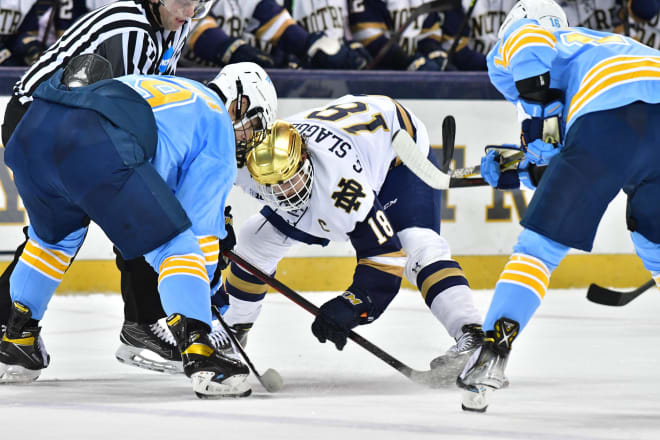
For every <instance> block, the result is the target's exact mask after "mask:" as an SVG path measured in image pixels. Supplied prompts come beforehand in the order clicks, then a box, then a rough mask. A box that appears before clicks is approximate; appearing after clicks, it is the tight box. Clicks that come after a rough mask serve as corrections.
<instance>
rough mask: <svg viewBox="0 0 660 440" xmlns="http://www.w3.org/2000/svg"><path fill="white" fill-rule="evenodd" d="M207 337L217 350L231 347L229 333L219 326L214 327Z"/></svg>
mask: <svg viewBox="0 0 660 440" xmlns="http://www.w3.org/2000/svg"><path fill="white" fill-rule="evenodd" d="M209 339H210V340H211V342H212V343H213V345H214V347H215V348H217V349H218V350H227V349H228V348H232V345H231V339H229V335H227V332H225V329H224V328H222V327H221V326H218V327H216V328H214V329H213V331H212V332H211V333H209Z"/></svg>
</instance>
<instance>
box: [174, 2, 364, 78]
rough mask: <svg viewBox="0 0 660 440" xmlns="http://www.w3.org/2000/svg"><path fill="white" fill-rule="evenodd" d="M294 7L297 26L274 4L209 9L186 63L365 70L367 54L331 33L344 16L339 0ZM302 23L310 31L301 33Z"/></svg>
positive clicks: (194, 34)
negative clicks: (317, 28)
mask: <svg viewBox="0 0 660 440" xmlns="http://www.w3.org/2000/svg"><path fill="white" fill-rule="evenodd" d="M295 3H296V5H295V8H292V10H294V11H296V14H300V18H299V20H300V22H299V23H296V21H295V20H294V18H293V17H292V16H291V14H290V13H289V11H288V10H287V9H285V8H284V7H282V5H280V4H278V3H277V2H276V1H275V0H244V1H239V0H223V1H219V2H217V3H216V4H215V6H214V8H213V9H212V16H213V19H212V18H211V15H210V16H209V17H208V18H207V19H206V20H204V21H202V22H201V23H200V24H199V26H198V27H197V28H196V29H195V30H194V31H193V32H192V35H191V37H190V42H189V46H188V51H187V55H186V59H187V60H190V61H193V62H195V63H196V64H201V65H225V64H228V63H234V62H237V61H253V62H256V63H258V64H260V65H262V66H263V67H272V66H273V65H274V66H276V67H286V66H290V65H294V66H302V67H307V68H316V69H362V68H364V67H366V66H367V64H368V62H369V60H370V58H369V54H368V52H367V51H366V50H365V49H364V48H363V47H362V46H361V45H359V44H355V43H351V42H347V41H345V40H344V38H343V34H337V32H336V30H337V29H338V26H340V21H339V20H340V17H342V16H343V15H344V13H343V12H341V11H344V10H345V7H344V9H342V6H343V5H344V4H345V2H344V1H342V2H337V1H335V0H328V1H327V2H312V1H303V2H301V3H300V4H298V3H299V2H295ZM340 12H341V13H340ZM341 20H342V21H341V22H342V23H343V19H341ZM214 21H215V22H214ZM323 22H324V23H325V25H326V26H327V32H326V30H323V31H321V30H319V31H317V30H316V27H315V26H316V25H317V24H318V23H323ZM312 23H313V25H312ZM301 24H303V25H309V26H310V28H309V29H307V30H306V29H305V28H304V27H303V26H301ZM269 59H270V60H269Z"/></svg>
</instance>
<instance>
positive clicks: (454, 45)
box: [443, 0, 477, 70]
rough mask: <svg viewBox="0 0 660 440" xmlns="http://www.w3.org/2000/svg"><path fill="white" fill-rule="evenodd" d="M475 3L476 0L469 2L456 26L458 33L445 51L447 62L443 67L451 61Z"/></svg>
mask: <svg viewBox="0 0 660 440" xmlns="http://www.w3.org/2000/svg"><path fill="white" fill-rule="evenodd" d="M476 4H477V0H472V2H470V7H469V8H468V10H467V12H466V13H465V17H463V21H461V26H460V27H459V28H458V33H457V34H456V36H455V37H454V41H452V43H451V46H450V47H449V51H448V52H447V63H445V68H447V65H449V63H451V59H452V58H453V57H454V54H456V49H458V43H459V42H460V41H461V35H462V34H463V31H464V30H465V27H466V26H467V24H468V21H470V17H472V12H474V7H475V6H476ZM443 70H444V69H443Z"/></svg>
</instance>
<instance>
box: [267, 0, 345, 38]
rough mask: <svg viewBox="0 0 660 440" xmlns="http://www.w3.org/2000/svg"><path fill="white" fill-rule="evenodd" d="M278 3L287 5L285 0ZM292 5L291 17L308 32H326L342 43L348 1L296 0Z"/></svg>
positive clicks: (279, 0)
mask: <svg viewBox="0 0 660 440" xmlns="http://www.w3.org/2000/svg"><path fill="white" fill-rule="evenodd" d="M278 3H280V4H281V5H285V2H284V0H278ZM291 3H292V6H291V11H290V12H291V16H292V17H293V19H294V20H295V21H296V23H298V24H299V25H300V26H302V27H303V28H304V29H305V30H306V31H307V32H309V33H313V32H325V33H326V35H327V36H329V37H332V38H336V39H337V40H340V41H341V40H343V39H344V37H345V36H346V32H347V30H348V4H347V1H346V0H296V1H294V2H291Z"/></svg>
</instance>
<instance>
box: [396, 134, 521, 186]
mask: <svg viewBox="0 0 660 440" xmlns="http://www.w3.org/2000/svg"><path fill="white" fill-rule="evenodd" d="M443 125H444V124H443ZM443 137H444V136H443ZM392 149H394V151H395V152H396V154H397V156H399V159H401V161H402V162H403V163H404V165H405V166H406V167H408V169H409V170H410V171H412V172H413V173H414V174H415V175H416V176H417V177H419V178H420V179H421V180H422V181H423V182H424V183H426V184H427V185H428V186H430V187H431V188H435V189H449V188H466V187H473V186H488V182H486V181H485V180H484V179H483V178H481V177H477V178H467V177H469V176H473V175H475V174H479V172H480V170H481V166H480V165H474V166H472V167H467V168H458V169H455V170H448V171H447V172H446V173H443V172H442V171H441V170H439V169H438V168H437V167H436V166H435V165H433V163H432V162H431V161H430V160H428V159H427V158H426V156H425V155H424V154H423V153H422V152H421V151H420V149H419V148H418V147H417V144H416V143H415V141H414V140H413V139H412V138H411V137H410V135H409V134H408V132H407V131H405V130H399V131H397V132H396V133H395V134H394V137H393V138H392ZM523 155H524V153H523V152H520V153H518V154H514V155H511V156H509V157H507V158H506V161H505V162H503V163H501V164H500V168H504V167H506V166H508V165H511V164H513V163H515V162H517V161H519V160H520V159H521V158H522V156H523Z"/></svg>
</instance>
